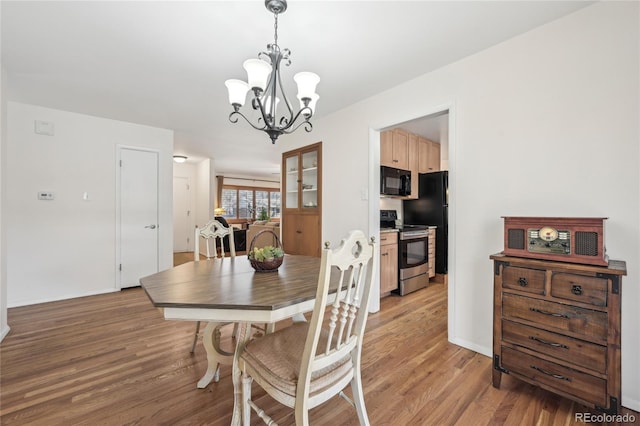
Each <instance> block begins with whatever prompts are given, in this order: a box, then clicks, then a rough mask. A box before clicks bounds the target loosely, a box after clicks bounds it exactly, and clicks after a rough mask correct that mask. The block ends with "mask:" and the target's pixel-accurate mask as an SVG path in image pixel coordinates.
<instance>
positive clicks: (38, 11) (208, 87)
mask: <svg viewBox="0 0 640 426" xmlns="http://www.w3.org/2000/svg"><path fill="white" fill-rule="evenodd" d="M591 3H592V2H586V1H561V0H557V1H469V2H467V1H304V0H298V1H295V0H290V1H289V7H288V10H287V11H286V12H285V13H283V14H281V15H280V17H279V26H278V42H279V44H280V46H281V47H282V48H285V47H286V48H289V49H290V50H291V52H292V55H291V60H292V64H291V66H290V67H284V70H283V77H284V80H285V81H287V82H289V81H290V82H291V83H292V84H293V82H292V76H293V74H295V73H296V72H298V71H303V70H307V71H314V72H316V73H317V74H319V75H320V78H321V81H320V84H319V85H318V89H317V91H318V93H319V95H320V100H319V101H318V105H317V111H316V118H320V117H322V116H324V115H327V114H330V113H333V112H335V111H338V110H340V109H341V108H344V107H346V106H348V105H350V104H353V103H355V102H357V101H360V100H363V99H366V98H367V97H370V96H373V95H375V94H377V93H379V92H382V91H383V90H386V89H389V88H391V87H393V86H396V85H398V84H400V83H402V82H404V81H407V80H409V79H412V78H415V77H418V76H420V75H422V74H425V73H427V72H429V71H432V70H434V69H437V68H440V67H442V66H444V65H447V64H449V63H451V62H454V61H457V60H459V59H461V58H464V57H466V56H469V55H472V54H474V53H476V52H478V51H481V50H483V49H486V48H488V47H490V46H492V45H495V44H498V43H500V42H502V41H504V40H507V39H509V38H511V37H514V36H515V35H518V34H521V33H523V32H526V31H528V30H530V29H532V28H535V27H537V26H540V25H543V24H545V23H547V22H550V21H552V20H555V19H557V18H559V17H562V16H564V15H566V14H568V13H571V12H573V11H575V10H577V9H580V8H582V7H585V6H587V5H589V4H591ZM0 7H1V18H2V22H1V24H2V27H1V31H2V32H1V36H2V66H3V68H4V70H5V73H6V76H7V86H8V87H7V88H6V89H5V90H6V93H3V95H5V94H6V95H7V97H8V99H9V100H12V101H18V102H24V103H30V104H35V105H42V106H46V107H50V108H55V109H61V110H66V111H72V112H79V113H83V114H89V115H94V116H99V117H105V118H110V119H115V120H122V121H128V122H133V123H139V124H145V125H149V126H155V127H161V128H167V129H172V130H174V132H175V147H174V151H175V153H176V154H184V155H187V156H188V157H190V159H191V160H194V159H196V160H197V159H201V158H206V157H211V158H213V159H214V161H215V170H216V172H217V173H222V174H225V175H247V174H249V173H247V172H246V171H247V170H251V171H253V173H250V175H252V176H269V177H270V178H273V173H277V172H278V171H279V168H280V153H279V151H278V150H277V149H274V147H273V146H272V145H271V143H270V141H269V138H268V136H267V135H266V134H265V133H263V132H257V131H255V130H252V129H251V128H250V127H249V125H248V124H247V123H244V122H242V121H241V122H238V123H237V124H232V123H230V122H229V120H228V116H229V113H230V112H231V106H230V105H229V104H228V100H227V93H226V88H225V86H224V81H225V80H226V79H229V78H240V79H243V80H246V75H245V73H244V70H243V68H242V62H243V61H244V60H245V59H248V58H254V57H256V56H257V54H258V52H260V51H263V50H265V48H266V44H267V43H271V42H273V25H274V22H273V15H272V14H271V13H269V12H268V11H267V10H266V9H265V7H264V2H263V1H237V0H236V1H208V2H207V1H194V2H191V1H179V2H167V1H139V2H128V1H105V2H98V1H71V2H62V1H42V2H32V1H15V2H12V1H6V0H3V1H2V2H0ZM285 90H287V93H288V94H289V97H290V98H293V100H295V94H296V92H295V87H292V86H288V87H285ZM245 108H248V104H247V105H245ZM436 121H437V120H436ZM412 125H413V126H416V127H414V128H413V131H414V132H415V133H421V134H423V135H424V136H426V137H429V138H431V139H436V138H437V135H436V136H434V134H435V133H434V132H433V131H432V132H431V133H429V132H430V130H429V129H428V127H429V126H428V125H422V126H421V125H420V123H413V124H412ZM419 128H424V130H417V129H419ZM299 131H302V130H299ZM436 133H437V132H436ZM285 137H287V136H282V138H285Z"/></svg>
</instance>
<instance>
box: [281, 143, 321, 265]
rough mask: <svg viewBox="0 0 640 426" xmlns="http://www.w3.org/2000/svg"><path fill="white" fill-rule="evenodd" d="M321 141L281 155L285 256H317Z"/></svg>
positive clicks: (282, 219)
mask: <svg viewBox="0 0 640 426" xmlns="http://www.w3.org/2000/svg"><path fill="white" fill-rule="evenodd" d="M321 206H322V142H318V143H315V144H313V145H308V146H305V147H302V148H299V149H295V150H293V151H288V152H285V153H283V154H282V214H281V221H282V245H283V246H284V250H285V252H286V253H289V254H301V255H306V256H320V248H321V245H322V244H321V242H320V238H321V236H322V232H321V223H322V220H321V214H322V208H321Z"/></svg>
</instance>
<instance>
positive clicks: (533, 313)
mask: <svg viewBox="0 0 640 426" xmlns="http://www.w3.org/2000/svg"><path fill="white" fill-rule="evenodd" d="M491 259H493V262H494V268H493V272H494V275H493V279H494V310H493V386H494V387H496V388H499V387H500V379H501V378H502V373H507V374H510V375H512V376H514V377H517V378H518V379H521V380H524V381H526V382H528V383H531V384H533V385H537V386H540V387H541V388H544V389H547V390H549V391H552V392H554V393H557V394H558V395H562V396H564V397H567V398H569V399H572V400H574V401H577V402H579V403H581V404H584V405H586V406H589V407H593V408H596V409H598V410H600V411H603V412H606V413H609V414H617V413H619V412H620V408H621V407H620V297H621V290H622V289H621V287H622V285H621V284H622V282H621V281H622V276H623V275H626V264H625V262H623V261H616V260H612V261H609V265H608V266H591V265H581V264H577V263H565V262H556V261H546V260H536V259H525V258H518V257H512V256H505V255H503V254H496V255H493V256H491Z"/></svg>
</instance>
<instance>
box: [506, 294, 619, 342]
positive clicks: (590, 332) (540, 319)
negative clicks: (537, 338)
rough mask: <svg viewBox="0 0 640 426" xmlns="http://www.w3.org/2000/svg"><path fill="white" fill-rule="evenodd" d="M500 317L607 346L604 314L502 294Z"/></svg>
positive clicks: (605, 316) (605, 315)
mask: <svg viewBox="0 0 640 426" xmlns="http://www.w3.org/2000/svg"><path fill="white" fill-rule="evenodd" d="M502 315H503V317H504V318H505V319H513V320H516V321H517V320H524V321H528V322H530V323H533V324H531V325H536V326H540V328H546V329H551V330H553V331H557V332H560V333H563V332H571V333H573V335H574V336H577V337H580V338H584V339H585V340H590V341H600V342H603V344H604V343H606V342H607V314H606V313H605V312H597V311H592V310H590V309H584V308H578V307H575V306H568V305H563V304H561V303H554V302H547V301H545V300H538V299H533V298H530V297H525V296H518V295H515V294H509V293H504V294H503V295H502Z"/></svg>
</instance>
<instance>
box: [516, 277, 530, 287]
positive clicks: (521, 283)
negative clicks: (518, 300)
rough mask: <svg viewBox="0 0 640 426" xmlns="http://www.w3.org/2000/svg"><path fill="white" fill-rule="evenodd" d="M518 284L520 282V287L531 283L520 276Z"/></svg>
mask: <svg viewBox="0 0 640 426" xmlns="http://www.w3.org/2000/svg"><path fill="white" fill-rule="evenodd" d="M518 284H520V287H526V286H527V284H529V283H528V282H527V279H526V278H525V277H520V278H518Z"/></svg>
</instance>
